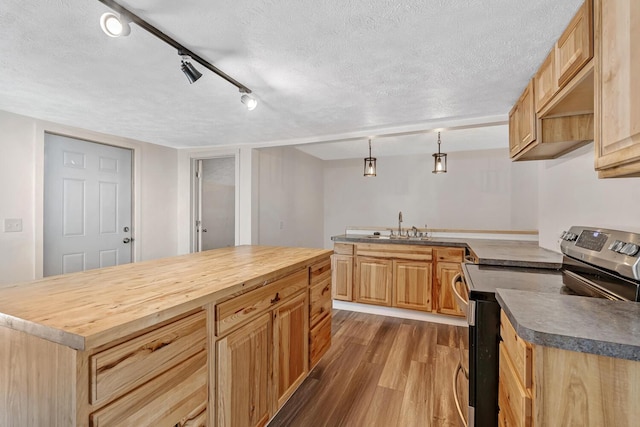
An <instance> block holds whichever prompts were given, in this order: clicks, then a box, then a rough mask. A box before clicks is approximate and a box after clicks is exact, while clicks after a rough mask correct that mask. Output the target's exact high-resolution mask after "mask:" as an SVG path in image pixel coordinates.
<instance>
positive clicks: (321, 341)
mask: <svg viewBox="0 0 640 427" xmlns="http://www.w3.org/2000/svg"><path fill="white" fill-rule="evenodd" d="M309 344H310V349H309V366H315V364H316V363H318V361H319V360H320V358H321V357H322V356H323V355H324V354H325V353H326V352H327V350H329V347H331V316H326V317H325V318H324V319H322V320H321V321H320V323H318V324H317V325H316V326H314V327H313V328H311V331H310V332H309Z"/></svg>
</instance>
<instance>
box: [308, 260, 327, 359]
mask: <svg viewBox="0 0 640 427" xmlns="http://www.w3.org/2000/svg"><path fill="white" fill-rule="evenodd" d="M331 265H332V261H331V260H329V259H327V260H325V261H323V262H320V263H318V264H316V265H314V266H312V267H311V268H310V280H309V281H310V288H309V329H310V330H309V368H312V367H313V366H315V365H316V363H318V361H319V360H320V358H321V357H322V356H323V355H324V354H325V353H326V352H327V350H329V347H330V346H331V307H332V299H331V281H332V269H331Z"/></svg>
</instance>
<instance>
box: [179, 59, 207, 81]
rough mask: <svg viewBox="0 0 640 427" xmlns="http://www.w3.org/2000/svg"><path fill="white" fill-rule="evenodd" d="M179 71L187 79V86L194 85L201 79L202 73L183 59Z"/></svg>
mask: <svg viewBox="0 0 640 427" xmlns="http://www.w3.org/2000/svg"><path fill="white" fill-rule="evenodd" d="M180 69H181V70H182V72H183V73H184V75H185V76H187V79H189V84H192V83H194V82H195V81H196V80H198V79H199V78H200V77H202V73H201V72H200V71H198V70H197V69H196V67H194V66H193V65H192V64H191V62H189V61H186V60H185V59H183V60H182V65H181V66H180Z"/></svg>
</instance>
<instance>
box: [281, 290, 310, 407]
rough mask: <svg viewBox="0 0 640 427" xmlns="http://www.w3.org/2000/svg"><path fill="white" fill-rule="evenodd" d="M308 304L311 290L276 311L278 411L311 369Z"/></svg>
mask: <svg viewBox="0 0 640 427" xmlns="http://www.w3.org/2000/svg"><path fill="white" fill-rule="evenodd" d="M308 307H309V304H308V293H307V292H304V293H302V294H300V295H299V296H297V297H295V298H293V299H292V300H291V301H290V302H288V303H285V304H284V305H282V306H280V307H279V308H277V309H276V310H274V312H273V322H274V337H273V341H274V351H273V355H274V358H275V360H274V362H275V363H274V375H273V377H274V379H275V384H276V387H277V390H276V397H277V399H276V400H277V402H276V408H274V409H276V410H277V408H280V407H281V406H282V405H283V404H284V402H286V400H287V399H288V398H289V396H291V394H292V393H293V392H294V391H295V389H296V388H297V387H298V385H300V384H301V383H302V381H304V379H305V377H306V375H307V372H309V357H308V354H309V335H308V332H307V331H308V330H309V312H308ZM274 412H275V411H274Z"/></svg>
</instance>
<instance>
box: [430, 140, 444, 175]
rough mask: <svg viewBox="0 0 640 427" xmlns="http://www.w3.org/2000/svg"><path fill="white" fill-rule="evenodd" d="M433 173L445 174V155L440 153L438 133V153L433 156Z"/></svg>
mask: <svg viewBox="0 0 640 427" xmlns="http://www.w3.org/2000/svg"><path fill="white" fill-rule="evenodd" d="M432 172H433V173H447V153H441V152H440V132H438V152H437V153H434V154H433V171H432Z"/></svg>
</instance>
